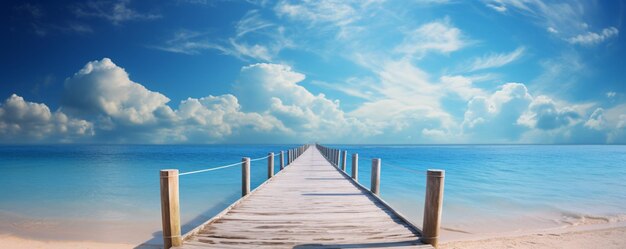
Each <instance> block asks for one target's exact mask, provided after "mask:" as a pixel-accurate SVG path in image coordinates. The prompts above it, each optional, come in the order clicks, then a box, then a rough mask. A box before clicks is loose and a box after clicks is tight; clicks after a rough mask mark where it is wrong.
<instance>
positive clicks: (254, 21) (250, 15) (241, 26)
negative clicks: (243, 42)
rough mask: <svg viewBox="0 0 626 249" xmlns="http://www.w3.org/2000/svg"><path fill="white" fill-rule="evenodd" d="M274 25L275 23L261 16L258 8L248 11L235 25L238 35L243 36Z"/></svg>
mask: <svg viewBox="0 0 626 249" xmlns="http://www.w3.org/2000/svg"><path fill="white" fill-rule="evenodd" d="M272 26H274V24H273V23H270V22H268V21H266V20H264V19H262V18H261V15H260V14H259V11H258V10H251V11H248V12H247V13H246V14H245V15H244V16H243V17H242V18H241V20H239V22H237V24H236V25H235V31H236V33H237V35H236V37H242V36H244V35H246V34H248V33H250V32H255V31H258V30H262V29H264V28H268V27H272Z"/></svg>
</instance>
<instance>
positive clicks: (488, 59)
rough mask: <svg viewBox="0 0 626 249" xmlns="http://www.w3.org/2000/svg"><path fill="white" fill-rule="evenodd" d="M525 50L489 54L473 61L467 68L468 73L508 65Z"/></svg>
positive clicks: (521, 48) (518, 49) (519, 48)
mask: <svg viewBox="0 0 626 249" xmlns="http://www.w3.org/2000/svg"><path fill="white" fill-rule="evenodd" d="M525 50H526V49H525V48H524V47H518V48H517V49H515V50H513V51H511V52H510V53H501V54H499V53H491V54H488V55H485V56H482V57H479V58H476V59H474V61H473V62H472V63H471V65H470V66H469V70H468V71H470V72H473V71H477V70H482V69H487V68H496V67H501V66H504V65H506V64H509V63H511V62H513V61H515V60H517V59H519V58H520V57H521V56H522V55H523V54H524V51H525Z"/></svg>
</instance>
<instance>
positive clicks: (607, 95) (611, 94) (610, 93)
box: [606, 92, 617, 98]
mask: <svg viewBox="0 0 626 249" xmlns="http://www.w3.org/2000/svg"><path fill="white" fill-rule="evenodd" d="M615 95H617V93H616V92H606V97H607V98H613V97H615Z"/></svg>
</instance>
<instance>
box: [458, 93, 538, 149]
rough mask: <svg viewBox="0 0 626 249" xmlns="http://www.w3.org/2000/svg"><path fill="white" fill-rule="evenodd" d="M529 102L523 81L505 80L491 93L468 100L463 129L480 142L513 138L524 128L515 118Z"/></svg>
mask: <svg viewBox="0 0 626 249" xmlns="http://www.w3.org/2000/svg"><path fill="white" fill-rule="evenodd" d="M532 101H533V98H532V96H531V95H530V94H529V93H528V89H527V88H526V86H525V85H524V84H521V83H506V84H504V85H502V86H501V88H500V89H499V90H498V91H496V92H494V93H493V94H492V95H490V96H486V97H483V96H479V97H474V98H473V99H472V100H470V101H469V102H468V105H467V110H466V111H465V114H464V120H463V123H462V126H463V129H464V131H465V132H466V133H468V134H469V135H473V136H474V137H475V138H476V139H480V140H483V141H482V142H487V141H496V142H512V141H516V140H517V139H518V138H519V137H520V135H521V134H522V133H523V132H524V131H526V130H527V129H528V128H527V127H526V126H524V125H520V124H519V123H518V119H519V117H520V116H521V115H522V114H523V113H524V112H525V111H526V110H527V109H528V106H529V105H530V103H531V102H532Z"/></svg>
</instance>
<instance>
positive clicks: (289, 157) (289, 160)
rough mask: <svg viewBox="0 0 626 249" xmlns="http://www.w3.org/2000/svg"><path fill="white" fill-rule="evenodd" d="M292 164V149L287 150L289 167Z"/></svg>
mask: <svg viewBox="0 0 626 249" xmlns="http://www.w3.org/2000/svg"><path fill="white" fill-rule="evenodd" d="M289 164H291V149H288V150H287V165H289Z"/></svg>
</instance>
